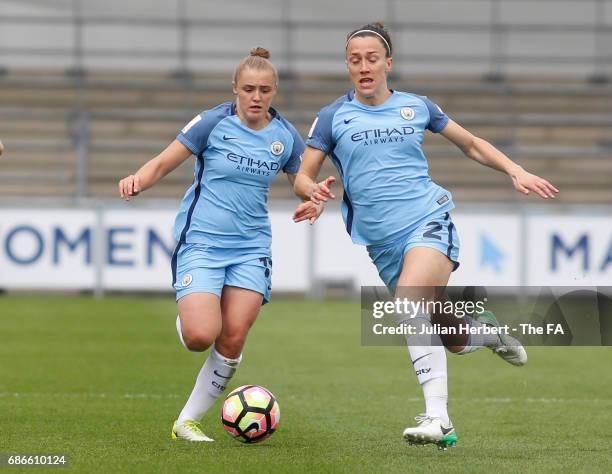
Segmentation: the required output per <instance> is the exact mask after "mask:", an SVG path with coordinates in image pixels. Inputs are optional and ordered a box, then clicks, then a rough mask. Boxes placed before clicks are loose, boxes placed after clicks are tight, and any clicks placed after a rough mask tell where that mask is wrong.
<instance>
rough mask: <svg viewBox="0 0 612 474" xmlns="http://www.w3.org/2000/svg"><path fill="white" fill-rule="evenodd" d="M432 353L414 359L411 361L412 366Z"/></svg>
mask: <svg viewBox="0 0 612 474" xmlns="http://www.w3.org/2000/svg"><path fill="white" fill-rule="evenodd" d="M431 354H432V353H431V352H430V353H429V354H425V355H424V356H421V357H417V358H416V359H414V360H413V361H412V365H414V364H415V363H417V362H418V361H420V360H421V359H422V358H423V357H427V356H428V355H431Z"/></svg>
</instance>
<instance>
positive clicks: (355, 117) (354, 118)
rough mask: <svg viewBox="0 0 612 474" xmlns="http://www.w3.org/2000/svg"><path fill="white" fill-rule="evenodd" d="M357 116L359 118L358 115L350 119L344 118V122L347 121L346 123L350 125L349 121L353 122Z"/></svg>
mask: <svg viewBox="0 0 612 474" xmlns="http://www.w3.org/2000/svg"><path fill="white" fill-rule="evenodd" d="M356 118H357V117H352V118H350V119H348V120H347V119H344V123H345V125H348V124H349V123H351V122H352V121H353V120H355V119H356Z"/></svg>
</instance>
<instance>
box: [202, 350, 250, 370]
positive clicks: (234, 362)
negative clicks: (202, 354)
mask: <svg viewBox="0 0 612 474" xmlns="http://www.w3.org/2000/svg"><path fill="white" fill-rule="evenodd" d="M210 357H213V358H215V360H217V361H218V362H221V363H222V364H225V365H228V366H230V367H238V365H240V362H242V354H240V355H239V356H238V358H236V359H232V358H230V357H226V356H224V355H223V354H221V353H220V352H219V351H218V350H217V348H216V346H213V347H212V349H211V350H210Z"/></svg>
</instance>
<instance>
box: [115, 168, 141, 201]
mask: <svg viewBox="0 0 612 474" xmlns="http://www.w3.org/2000/svg"><path fill="white" fill-rule="evenodd" d="M140 191H141V187H140V178H139V177H138V176H137V175H134V174H131V175H129V176H127V177H125V178H123V179H122V180H121V181H119V196H121V199H124V200H126V201H129V200H130V198H131V197H134V196H138V194H139V193H140Z"/></svg>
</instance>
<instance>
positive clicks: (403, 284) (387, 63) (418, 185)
mask: <svg viewBox="0 0 612 474" xmlns="http://www.w3.org/2000/svg"><path fill="white" fill-rule="evenodd" d="M345 46H346V64H347V67H348V73H349V76H350V79H351V82H352V83H353V86H354V90H351V91H350V92H348V93H347V94H346V95H344V96H342V97H340V98H338V99H337V100H335V101H334V102H332V103H331V104H329V105H328V106H326V107H324V108H323V109H321V111H320V112H319V114H318V116H317V118H316V120H315V122H314V123H313V125H312V128H311V130H310V133H309V136H308V140H307V142H306V145H307V148H306V151H305V153H304V157H303V160H302V165H301V168H300V171H299V173H298V176H297V178H296V181H295V186H294V189H295V192H296V194H297V195H298V196H300V197H302V198H304V199H309V200H311V201H312V202H314V203H317V204H318V203H324V202H326V201H328V200H329V199H333V198H334V195H333V193H332V192H331V191H330V188H331V185H332V184H333V183H334V181H335V178H333V177H331V176H330V177H329V178H327V179H326V180H325V181H322V182H320V183H316V182H315V179H316V177H317V174H318V173H319V170H320V168H321V164H322V163H323V160H324V159H325V156H326V155H329V156H330V158H331V160H332V161H333V163H334V165H335V166H336V168H337V169H338V172H339V174H340V176H341V179H342V184H343V187H344V197H343V202H342V216H343V219H344V222H345V225H346V230H347V231H348V233H349V234H350V235H351V238H352V240H353V242H355V243H357V244H362V245H366V246H367V250H368V253H369V255H370V257H371V258H372V261H373V262H374V264H375V265H376V267H377V269H378V272H379V275H380V277H381V279H382V280H383V281H384V282H385V284H386V285H387V287H388V288H389V290H390V291H391V292H392V293H395V295H396V297H400V296H406V295H407V296H411V297H414V296H415V294H414V289H415V288H417V287H421V288H423V287H433V286H446V284H447V283H448V279H449V277H450V274H451V272H452V271H453V270H454V269H456V268H457V266H458V256H459V239H458V237H457V231H456V229H455V227H454V225H453V222H452V220H451V218H450V215H449V211H450V210H451V209H453V207H454V204H453V199H452V197H451V194H450V193H449V192H448V191H447V190H446V189H444V188H442V187H440V186H438V185H437V184H435V183H434V182H433V181H432V180H431V178H430V177H429V173H428V166H427V160H426V158H425V155H424V154H423V150H422V147H421V145H422V142H423V135H424V132H425V130H430V131H432V132H434V133H441V134H442V136H444V137H445V138H446V139H448V140H449V141H451V142H452V143H454V144H455V145H456V146H457V147H459V148H460V149H461V150H462V151H463V152H464V153H465V155H466V156H468V157H469V158H471V159H473V160H475V161H477V162H479V163H481V164H483V165H486V166H489V167H491V168H494V169H497V170H499V171H502V172H505V173H507V174H508V175H509V176H510V178H511V179H512V182H513V184H514V187H515V188H516V189H517V190H518V191H519V192H522V193H524V194H529V192H530V191H533V192H535V193H537V194H538V195H539V196H541V197H542V198H544V199H548V198H554V197H555V193H556V192H558V191H557V189H555V187H554V186H552V185H551V184H550V183H549V182H548V181H546V180H544V179H542V178H540V177H538V176H535V175H533V174H530V173H528V172H527V171H525V170H524V169H523V168H521V167H520V166H518V165H517V164H516V163H514V162H512V161H511V160H510V159H509V158H508V157H507V156H505V155H504V154H503V153H502V152H500V151H499V150H497V149H496V148H495V147H493V146H492V145H491V144H490V143H488V142H486V141H485V140H483V139H481V138H478V137H475V136H474V135H472V134H471V133H470V132H468V131H467V130H465V129H464V128H462V127H461V126H460V125H458V124H457V123H455V122H454V121H452V120H450V119H449V118H448V117H447V116H446V115H445V114H444V112H442V110H441V109H440V108H439V107H438V106H437V105H436V104H434V103H432V102H431V101H430V100H429V99H428V98H427V97H423V96H418V95H414V94H409V93H406V92H399V91H392V90H389V88H388V86H387V76H388V74H389V72H390V71H391V67H392V63H393V59H392V51H393V49H392V48H393V47H392V43H391V38H390V36H389V33H388V32H387V31H386V30H385V28H384V26H383V25H382V24H380V23H374V24H368V25H365V26H363V27H361V28H358V29H357V30H355V31H353V32H351V33H349V35H348V36H347V41H346V45H345ZM307 212H309V211H308V207H307V206H306V205H305V204H301V205H300V206H299V207H298V208H297V210H296V212H295V215H294V220H295V221H296V222H297V221H300V220H303V219H309V218H310V213H308V214H307ZM428 297H429V296H428ZM413 322H415V323H418V324H420V325H424V326H431V315H429V314H427V313H425V312H422V314H417V315H416V318H415V320H414V321H413ZM466 322H468V324H470V325H472V326H482V325H483V324H485V325H498V323H497V321H496V319H495V317H494V316H493V314H492V313H489V312H485V313H483V314H482V315H481V316H480V317H479V318H478V319H471V318H466ZM407 342H408V345H409V352H410V356H411V359H412V362H413V365H414V369H415V372H416V375H417V379H418V381H419V383H420V384H421V385H422V388H423V392H424V396H425V404H426V413H425V415H423V416H419V417H417V421H418V426H417V427H409V428H406V430H405V431H404V437H405V438H406V439H407V440H408V441H410V442H411V443H419V444H425V443H437V444H438V445H439V446H441V447H446V446H447V445H453V444H455V443H456V441H457V436H456V434H455V431H454V428H453V426H452V423H451V421H450V419H449V417H448V413H447V400H448V393H447V392H448V391H447V372H446V354H445V352H444V347H443V346H442V345H429V344H431V342H429V343H428V345H427V346H425V345H423V344H422V343H421V344H419V343H418V340H415V339H414V338H411V337H407ZM483 345H485V346H488V347H490V348H491V349H493V350H494V351H495V352H496V353H497V354H499V355H500V356H502V357H503V358H504V359H505V360H507V361H508V362H510V363H512V364H514V365H523V364H524V363H525V362H526V361H527V354H526V352H525V350H524V349H523V347H522V346H521V345H520V343H519V342H518V341H517V340H516V339H514V338H509V337H504V338H503V339H500V338H499V337H498V336H483V335H482V334H480V335H477V336H473V337H470V338H469V339H468V340H467V341H466V342H465V344H463V345H461V346H456V345H455V346H452V347H449V349H450V350H451V351H453V352H458V353H468V352H471V351H474V350H476V349H477V348H479V347H481V346H483Z"/></svg>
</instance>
